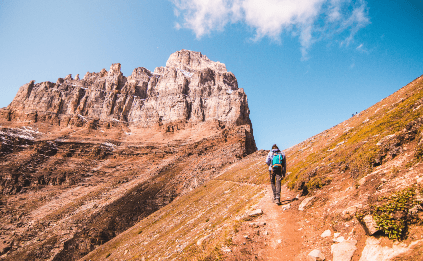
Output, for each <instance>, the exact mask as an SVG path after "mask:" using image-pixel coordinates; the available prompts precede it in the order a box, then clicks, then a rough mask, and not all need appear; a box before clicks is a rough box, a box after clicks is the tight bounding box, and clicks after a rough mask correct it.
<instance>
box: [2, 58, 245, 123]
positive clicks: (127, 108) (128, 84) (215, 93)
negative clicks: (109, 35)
mask: <svg viewBox="0 0 423 261" xmlns="http://www.w3.org/2000/svg"><path fill="white" fill-rule="evenodd" d="M120 69H121V65H120V64H119V63H116V64H112V66H111V67H110V70H109V71H106V70H105V69H103V70H102V71H100V72H99V73H89V72H87V73H86V74H85V76H84V78H83V79H79V75H77V77H75V79H73V78H72V76H71V75H68V76H66V77H65V78H64V79H63V78H59V79H58V80H57V82H56V83H52V82H42V83H37V84H35V82H34V81H31V82H30V83H28V84H25V85H23V86H22V87H21V88H20V89H19V92H18V93H17V95H16V97H15V99H14V100H13V101H12V103H11V104H10V105H9V106H8V112H7V115H6V117H8V118H9V119H10V120H13V119H15V120H20V121H23V120H30V121H35V122H36V121H40V120H41V121H50V122H51V123H53V124H58V125H69V124H85V123H86V122H94V123H95V124H98V123H101V122H110V121H112V122H119V123H124V124H128V125H137V126H140V127H151V126H155V125H163V124H165V125H166V124H171V123H183V124H186V123H200V122H211V121H219V122H221V123H223V124H227V125H237V126H239V125H245V124H246V125H249V126H251V122H250V119H249V109H248V103H247V96H246V94H245V93H244V90H243V89H240V88H238V83H237V80H236V78H235V76H234V74H233V73H231V72H228V71H227V70H226V66H225V65H224V64H222V63H219V62H213V61H211V60H209V59H208V58H207V57H206V56H205V55H202V54H201V53H199V52H193V51H187V50H182V51H178V52H176V53H174V54H172V55H171V56H170V57H169V60H168V61H167V63H166V66H165V67H158V68H156V69H155V71H154V72H153V73H152V72H150V71H149V70H147V69H145V68H142V67H139V68H136V69H135V70H134V71H133V72H132V75H130V76H129V77H125V76H123V75H122V72H121V70H120ZM170 129H172V126H171V127H170Z"/></svg>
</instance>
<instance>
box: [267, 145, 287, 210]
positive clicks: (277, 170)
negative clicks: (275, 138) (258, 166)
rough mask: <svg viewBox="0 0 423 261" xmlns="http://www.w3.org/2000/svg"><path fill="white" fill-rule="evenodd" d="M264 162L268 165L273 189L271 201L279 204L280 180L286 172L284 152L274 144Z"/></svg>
mask: <svg viewBox="0 0 423 261" xmlns="http://www.w3.org/2000/svg"><path fill="white" fill-rule="evenodd" d="M266 164H267V165H268V166H269V176H270V184H271V186H272V191H273V202H274V203H276V204H278V205H280V204H281V180H282V178H284V177H285V174H286V157H285V153H283V152H282V151H280V150H279V148H278V146H277V145H276V144H274V145H273V146H272V150H271V151H270V152H269V154H267V158H266Z"/></svg>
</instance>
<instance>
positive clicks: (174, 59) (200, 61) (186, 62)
mask: <svg viewBox="0 0 423 261" xmlns="http://www.w3.org/2000/svg"><path fill="white" fill-rule="evenodd" d="M166 67H173V68H177V69H182V70H186V71H189V72H191V71H201V70H204V69H207V68H210V69H212V70H213V71H217V72H219V73H225V72H227V70H226V66H225V65H224V64H223V63H220V62H213V61H211V60H210V59H209V58H207V56H205V55H203V54H201V53H200V52H194V51H188V50H181V51H177V52H175V53H173V54H171V55H170V57H169V59H168V60H167V62H166Z"/></svg>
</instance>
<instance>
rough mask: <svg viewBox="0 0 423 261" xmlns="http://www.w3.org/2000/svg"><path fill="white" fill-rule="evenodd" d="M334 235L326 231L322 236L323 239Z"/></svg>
mask: <svg viewBox="0 0 423 261" xmlns="http://www.w3.org/2000/svg"><path fill="white" fill-rule="evenodd" d="M331 235H332V232H330V230H329V229H328V230H325V232H323V233H322V234H321V235H320V236H321V237H330V236H331Z"/></svg>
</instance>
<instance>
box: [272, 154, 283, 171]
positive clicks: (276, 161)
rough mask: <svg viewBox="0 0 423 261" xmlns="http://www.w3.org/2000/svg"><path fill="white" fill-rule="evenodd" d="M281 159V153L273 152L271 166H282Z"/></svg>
mask: <svg viewBox="0 0 423 261" xmlns="http://www.w3.org/2000/svg"><path fill="white" fill-rule="evenodd" d="M282 160H283V155H282V153H280V152H277V153H275V154H273V159H272V167H273V168H282Z"/></svg>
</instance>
